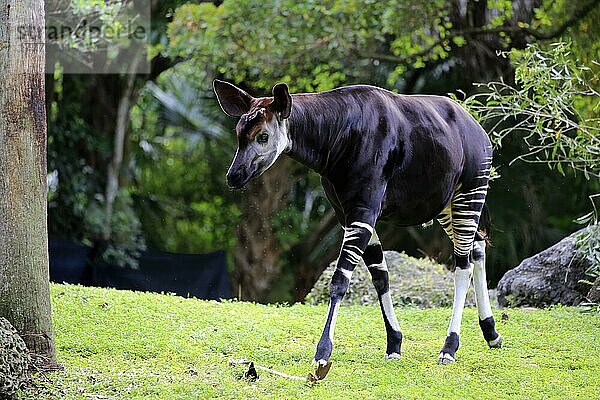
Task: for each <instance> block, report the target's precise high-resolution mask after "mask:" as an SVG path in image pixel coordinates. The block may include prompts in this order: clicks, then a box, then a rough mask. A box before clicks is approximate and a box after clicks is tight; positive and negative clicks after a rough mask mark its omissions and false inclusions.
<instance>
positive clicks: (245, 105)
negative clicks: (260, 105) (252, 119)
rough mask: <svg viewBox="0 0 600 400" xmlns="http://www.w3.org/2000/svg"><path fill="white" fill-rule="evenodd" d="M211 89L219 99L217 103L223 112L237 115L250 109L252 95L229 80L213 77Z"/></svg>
mask: <svg viewBox="0 0 600 400" xmlns="http://www.w3.org/2000/svg"><path fill="white" fill-rule="evenodd" d="M213 90H214V91H215V94H216V95H217V100H219V105H220V106H221V109H222V110H223V111H224V112H225V114H227V115H230V116H232V117H239V116H241V115H242V114H245V113H247V112H248V111H250V105H251V103H252V100H253V99H254V97H252V96H250V95H249V94H248V93H246V92H244V91H243V90H242V89H240V88H239V87H237V86H235V85H232V84H231V83H229V82H225V81H220V80H218V79H215V80H214V81H213Z"/></svg>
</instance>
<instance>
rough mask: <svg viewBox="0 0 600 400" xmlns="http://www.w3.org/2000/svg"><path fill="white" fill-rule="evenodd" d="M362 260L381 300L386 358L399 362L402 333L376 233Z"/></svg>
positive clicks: (385, 264)
mask: <svg viewBox="0 0 600 400" xmlns="http://www.w3.org/2000/svg"><path fill="white" fill-rule="evenodd" d="M362 258H363V260H364V261H365V265H366V266H367V268H368V270H369V272H370V273H371V280H372V281H373V286H375V291H376V292H377V297H378V298H379V306H380V308H381V314H382V316H383V322H384V324H385V331H386V334H387V348H386V351H385V358H386V359H388V360H398V359H400V357H401V356H400V354H401V353H400V348H401V347H402V332H400V325H399V324H398V319H397V318H396V313H395V312H394V306H393V302H392V297H391V295H390V280H389V272H388V268H387V263H386V261H385V257H384V256H383V248H382V247H381V242H380V241H379V237H378V236H377V233H376V232H375V231H373V236H371V240H370V241H369V244H368V245H367V248H366V249H365V252H364V254H363V256H362Z"/></svg>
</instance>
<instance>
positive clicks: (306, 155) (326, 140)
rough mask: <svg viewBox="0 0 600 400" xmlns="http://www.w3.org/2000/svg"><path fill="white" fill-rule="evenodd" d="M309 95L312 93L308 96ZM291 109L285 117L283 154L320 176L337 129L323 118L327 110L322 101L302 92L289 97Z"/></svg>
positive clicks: (329, 154)
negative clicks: (286, 147) (287, 140)
mask: <svg viewBox="0 0 600 400" xmlns="http://www.w3.org/2000/svg"><path fill="white" fill-rule="evenodd" d="M311 97H312V96H311ZM293 99H294V102H293V103H292V104H293V105H292V112H291V114H290V117H289V119H288V124H289V125H288V134H289V136H290V140H291V143H292V145H291V148H290V150H289V151H288V152H287V155H288V156H289V157H291V158H293V159H294V160H296V161H298V162H300V163H302V164H304V165H306V166H307V167H309V168H310V169H312V170H314V171H315V172H317V173H319V174H321V175H323V174H324V173H325V172H326V170H327V168H328V164H329V160H330V159H331V158H332V157H331V156H332V152H333V151H334V147H333V144H334V143H335V138H336V137H337V134H338V132H339V130H338V129H335V127H333V126H332V124H331V121H330V120H328V118H327V113H328V112H331V110H328V109H327V107H326V106H325V105H323V104H319V103H320V102H318V101H315V100H318V99H316V98H309V97H308V96H307V95H302V97H301V99H297V98H296V96H293Z"/></svg>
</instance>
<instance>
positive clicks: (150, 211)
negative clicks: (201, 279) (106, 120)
mask: <svg viewBox="0 0 600 400" xmlns="http://www.w3.org/2000/svg"><path fill="white" fill-rule="evenodd" d="M195 74H196V75H197V74H198V73H197V72H194V71H193V70H192V69H191V68H190V66H189V64H186V63H183V64H180V65H178V66H177V67H176V68H173V69H172V70H170V71H168V72H167V73H164V74H163V75H161V77H160V79H159V80H158V81H157V83H156V84H154V83H150V84H148V86H147V88H146V90H145V91H144V92H143V93H142V94H141V95H140V99H139V100H138V103H137V104H136V106H135V107H134V109H133V110H132V122H133V123H132V128H133V129H132V131H133V132H132V134H133V135H132V136H133V138H134V140H135V141H136V142H137V143H140V145H139V146H138V147H137V148H136V149H134V151H133V153H134V157H135V161H136V167H137V171H136V181H137V184H136V196H135V197H136V203H137V204H136V205H137V207H138V208H139V209H140V211H141V212H140V215H141V219H142V224H143V227H144V232H145V235H146V238H147V240H148V243H149V245H150V246H152V247H153V248H156V249H160V250H166V251H172V252H184V253H198V252H208V251H214V250H217V249H226V250H231V249H232V248H233V246H235V227H236V225H237V222H238V220H239V217H240V211H239V209H238V207H237V205H236V204H235V202H234V201H233V199H232V196H233V194H232V192H231V191H230V190H229V189H227V187H226V185H225V179H224V176H225V172H226V170H227V166H228V163H229V161H230V157H231V153H232V151H233V150H232V149H233V148H234V143H233V142H234V140H235V135H234V134H233V133H232V132H226V130H225V128H223V127H222V126H221V125H220V123H219V122H218V118H220V117H221V115H220V112H219V111H218V109H217V107H218V106H217V105H216V104H215V103H214V102H210V103H209V102H207V101H203V100H199V98H200V99H202V98H203V97H205V94H204V93H203V92H202V90H203V84H204V82H205V80H204V79H203V77H202V76H201V74H200V76H199V77H198V79H197V80H191V79H190V78H191V76H194V75H195ZM217 112H219V115H218V116H217V115H215V114H216V113H217Z"/></svg>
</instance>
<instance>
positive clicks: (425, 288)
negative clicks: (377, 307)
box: [306, 251, 475, 307]
mask: <svg viewBox="0 0 600 400" xmlns="http://www.w3.org/2000/svg"><path fill="white" fill-rule="evenodd" d="M384 255H385V259H386V261H387V265H388V270H389V273H390V293H391V295H392V300H393V302H394V305H411V306H418V307H448V306H451V305H452V301H453V296H454V278H453V275H452V273H451V272H449V271H448V270H447V269H446V267H445V266H443V265H441V264H438V263H436V262H434V261H431V260H428V259H417V258H413V257H409V256H407V255H406V254H404V253H398V252H395V251H385V252H384ZM335 267H336V262H335V261H334V262H332V263H331V264H330V265H329V267H328V268H327V269H326V270H325V271H323V273H322V274H321V276H320V277H319V280H318V281H317V283H316V284H315V286H314V288H313V289H312V291H311V292H310V293H309V294H308V296H307V297H306V301H307V302H308V303H310V304H319V303H324V304H326V303H327V302H328V301H329V282H330V281H331V276H332V275H333V272H334V271H335ZM343 303H344V304H363V305H374V304H379V302H378V299H377V293H376V292H375V288H374V287H373V284H372V283H371V274H370V273H369V271H368V270H367V267H366V266H365V264H364V263H363V262H362V261H361V263H360V264H359V265H358V266H357V267H356V268H355V270H354V273H353V274H352V279H351V280H350V288H349V289H348V292H347V293H346V295H345V296H344V300H343ZM474 304H475V300H474V296H473V293H472V289H470V290H469V293H468V294H467V305H470V306H471V305H474Z"/></svg>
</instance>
